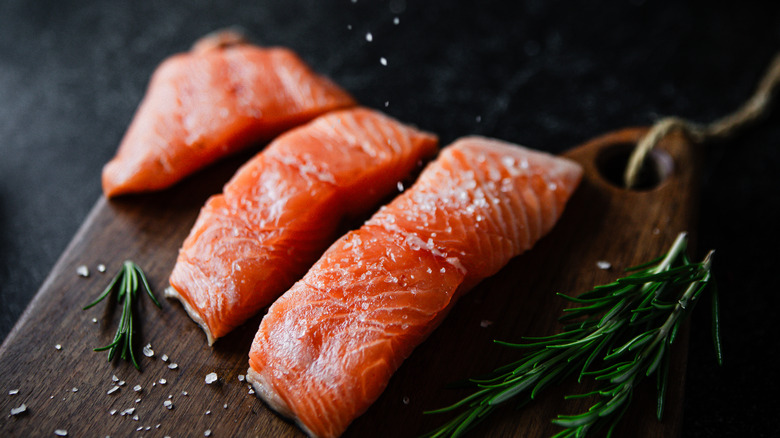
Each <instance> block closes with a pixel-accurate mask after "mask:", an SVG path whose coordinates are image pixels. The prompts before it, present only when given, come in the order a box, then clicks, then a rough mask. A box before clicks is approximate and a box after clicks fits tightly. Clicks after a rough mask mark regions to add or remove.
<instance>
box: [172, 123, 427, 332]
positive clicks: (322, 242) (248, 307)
mask: <svg viewBox="0 0 780 438" xmlns="http://www.w3.org/2000/svg"><path fill="white" fill-rule="evenodd" d="M436 149H437V139H436V137H435V136H434V135H432V134H428V133H424V132H422V131H419V130H417V129H414V128H411V127H409V126H405V125H403V124H401V123H400V122H398V121H396V120H393V119H391V118H390V117H388V116H385V115H383V114H381V113H379V112H376V111H372V110H368V109H365V108H354V109H349V110H342V111H336V112H332V113H329V114H326V115H324V116H321V117H319V118H317V119H315V120H314V121H312V122H310V123H309V124H307V125H304V126H301V127H298V128H295V129H293V130H291V131H289V132H287V133H286V134H283V135H282V136H280V137H279V138H277V139H276V140H274V141H273V142H272V143H271V144H270V145H269V146H268V147H267V148H266V149H265V150H264V151H262V152H260V153H259V154H257V155H256V156H255V157H254V158H252V159H251V160H250V161H249V162H247V163H246V164H245V165H244V166H243V167H242V168H241V169H239V171H238V172H237V173H236V175H235V176H234V177H233V179H232V180H231V181H230V182H229V183H228V184H227V185H226V186H225V189H224V194H221V195H216V196H213V197H212V198H210V199H209V200H208V202H206V205H205V206H204V207H203V209H202V210H201V212H200V216H199V217H198V219H197V221H196V222H195V225H194V226H193V228H192V231H191V232H190V235H189V237H187V239H186V240H185V241H184V245H183V247H182V249H181V251H180V252H179V257H178V260H177V261H176V266H175V267H174V269H173V273H172V274H171V278H170V283H171V288H169V289H168V290H167V291H166V295H168V296H171V297H176V298H179V299H180V300H181V301H182V303H183V304H184V306H185V308H186V309H187V311H188V312H189V314H190V316H191V317H192V319H194V320H195V321H196V322H198V323H199V324H200V325H201V326H202V327H203V329H204V330H205V332H206V337H207V339H208V342H209V345H211V343H212V342H214V340H215V339H217V338H219V337H221V336H223V335H225V334H226V333H228V332H229V331H231V330H232V329H233V328H235V327H237V326H238V325H239V324H241V323H243V322H244V321H246V320H247V319H248V318H250V317H251V316H253V315H254V314H256V313H257V312H258V311H259V310H260V309H261V308H263V307H264V306H266V305H268V304H270V303H271V301H273V300H274V299H276V298H277V297H278V296H279V295H281V294H282V292H284V291H285V290H287V289H288V288H289V287H290V286H291V285H292V284H293V283H294V282H295V281H296V280H298V279H300V278H301V277H302V276H303V274H304V273H305V272H306V270H307V269H308V268H309V267H310V266H311V265H312V264H313V263H314V262H315V261H316V260H317V258H318V257H319V256H320V255H321V254H322V252H323V251H325V249H326V248H327V247H328V245H330V244H331V243H332V242H333V241H334V240H335V239H336V238H337V237H338V235H337V234H336V230H337V227H338V224H339V221H340V220H341V219H343V218H344V217H345V216H352V215H358V214H366V213H369V212H371V211H373V210H374V209H375V207H376V204H377V203H378V202H379V201H381V199H382V198H384V197H386V196H387V195H389V194H390V193H392V191H393V190H395V188H396V185H397V184H398V181H400V180H402V179H404V178H405V177H406V176H408V175H409V174H410V173H411V172H412V171H413V170H414V169H415V167H417V166H418V164H419V163H420V161H421V160H423V159H427V158H429V157H431V156H433V155H434V154H435V153H436Z"/></svg>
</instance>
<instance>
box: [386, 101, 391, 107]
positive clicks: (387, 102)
mask: <svg viewBox="0 0 780 438" xmlns="http://www.w3.org/2000/svg"><path fill="white" fill-rule="evenodd" d="M389 106H390V101H389V100H386V101H385V108H387V107H389Z"/></svg>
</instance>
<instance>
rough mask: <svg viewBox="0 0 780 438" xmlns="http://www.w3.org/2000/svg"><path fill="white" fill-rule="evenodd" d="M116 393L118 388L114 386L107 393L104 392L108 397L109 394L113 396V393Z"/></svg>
mask: <svg viewBox="0 0 780 438" xmlns="http://www.w3.org/2000/svg"><path fill="white" fill-rule="evenodd" d="M117 391H119V387H118V386H116V385H114V386H113V387H111V389H109V390H108V391H106V394H108V395H111V394H113V393H115V392H117Z"/></svg>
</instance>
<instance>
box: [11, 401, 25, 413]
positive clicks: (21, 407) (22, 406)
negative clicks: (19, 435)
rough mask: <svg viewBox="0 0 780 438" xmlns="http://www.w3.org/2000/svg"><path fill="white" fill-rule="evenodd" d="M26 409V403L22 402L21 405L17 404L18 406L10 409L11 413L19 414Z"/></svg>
mask: <svg viewBox="0 0 780 438" xmlns="http://www.w3.org/2000/svg"><path fill="white" fill-rule="evenodd" d="M26 410H27V405H26V404H24V403H22V405H21V406H19V407H18V408H12V409H11V415H19V414H21V413H22V412H24V411H26Z"/></svg>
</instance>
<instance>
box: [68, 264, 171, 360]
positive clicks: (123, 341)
mask: <svg viewBox="0 0 780 438" xmlns="http://www.w3.org/2000/svg"><path fill="white" fill-rule="evenodd" d="M139 279H140V282H139ZM139 284H143V287H144V289H146V293H147V294H148V295H149V298H151V299H152V302H153V303H154V304H155V305H156V306H157V307H159V308H162V306H161V305H160V302H159V301H157V298H155V296H154V294H153V293H152V289H151V288H150V287H149V282H148V281H147V280H146V276H145V275H144V272H143V271H142V270H141V268H140V267H139V266H138V265H136V264H135V263H134V262H132V261H130V260H125V262H124V263H123V264H122V269H121V270H120V271H119V273H117V274H116V276H114V279H113V280H111V283H109V285H108V287H106V289H105V290H104V291H103V293H102V294H100V296H99V297H98V298H97V299H96V300H95V301H93V302H91V303H89V304H87V305H86V306H84V308H83V310H87V309H89V308H91V307H92V306H94V305H96V304H97V303H99V302H101V301H103V300H104V299H105V298H106V297H107V296H109V295H110V294H111V292H112V291H114V290H119V293H118V294H117V301H121V302H122V316H121V318H120V319H119V327H117V330H116V335H114V340H113V341H112V342H111V343H110V344H108V345H106V346H104V347H99V348H95V349H94V351H105V350H108V361H109V362H111V360H113V359H114V356H115V355H116V352H117V349H118V348H119V349H120V350H121V355H120V356H121V358H122V359H123V360H128V358H129V359H130V361H131V362H133V365H134V366H135V367H136V369H138V370H140V369H141V367H140V366H139V365H138V361H137V360H136V359H135V353H133V350H134V345H133V334H134V333H135V323H134V318H135V314H134V309H133V305H134V303H135V299H136V296H137V294H138V286H139Z"/></svg>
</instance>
